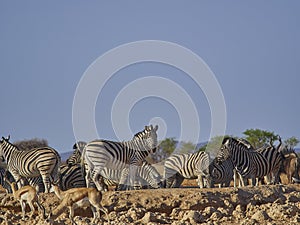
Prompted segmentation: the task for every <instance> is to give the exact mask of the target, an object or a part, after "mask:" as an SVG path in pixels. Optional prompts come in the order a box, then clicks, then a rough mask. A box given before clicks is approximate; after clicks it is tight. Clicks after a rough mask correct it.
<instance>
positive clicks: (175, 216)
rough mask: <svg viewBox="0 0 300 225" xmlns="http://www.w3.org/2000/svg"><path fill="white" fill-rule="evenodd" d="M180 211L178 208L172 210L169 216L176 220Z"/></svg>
mask: <svg viewBox="0 0 300 225" xmlns="http://www.w3.org/2000/svg"><path fill="white" fill-rule="evenodd" d="M181 211H182V210H181V209H180V208H174V209H172V212H171V214H170V216H171V217H173V218H177V217H178V216H179V213H180V212H181Z"/></svg>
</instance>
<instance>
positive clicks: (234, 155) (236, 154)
mask: <svg viewBox="0 0 300 225" xmlns="http://www.w3.org/2000/svg"><path fill="white" fill-rule="evenodd" d="M228 158H230V159H231V160H232V162H233V165H234V167H235V169H236V171H237V172H238V174H239V176H240V178H241V184H242V186H245V181H246V179H248V178H250V179H251V180H252V186H255V185H256V178H262V177H264V176H266V175H267V174H269V173H270V171H271V170H270V168H271V167H270V165H269V162H268V160H267V159H266V158H265V157H264V155H263V154H261V153H260V152H258V151H255V150H254V149H252V148H251V147H250V148H249V145H246V144H244V143H243V142H241V141H239V140H237V139H235V138H232V137H227V138H224V140H223V142H222V147H221V149H220V151H219V153H218V155H217V157H216V160H217V162H218V163H219V164H220V163H221V162H223V161H224V160H226V159H228Z"/></svg>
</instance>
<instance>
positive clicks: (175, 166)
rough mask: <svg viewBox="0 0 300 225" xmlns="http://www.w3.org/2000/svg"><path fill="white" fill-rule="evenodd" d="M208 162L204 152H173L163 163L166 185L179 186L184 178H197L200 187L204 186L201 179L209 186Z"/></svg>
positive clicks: (207, 156) (208, 159) (170, 186)
mask: <svg viewBox="0 0 300 225" xmlns="http://www.w3.org/2000/svg"><path fill="white" fill-rule="evenodd" d="M209 164H210V158H209V155H208V154H207V153H206V152H202V151H200V152H197V153H188V154H173V155H172V156H170V157H169V158H167V159H166V161H165V164H164V169H165V170H164V179H165V180H166V187H167V188H173V187H179V186H180V185H181V183H182V181H183V180H184V178H185V179H196V178H198V184H199V186H200V188H203V187H204V181H203V179H205V180H206V182H207V183H208V186H210V185H211V184H210V174H209Z"/></svg>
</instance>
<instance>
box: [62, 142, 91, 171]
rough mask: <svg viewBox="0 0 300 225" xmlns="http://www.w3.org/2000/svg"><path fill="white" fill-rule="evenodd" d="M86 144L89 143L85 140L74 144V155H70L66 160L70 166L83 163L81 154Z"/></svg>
mask: <svg viewBox="0 0 300 225" xmlns="http://www.w3.org/2000/svg"><path fill="white" fill-rule="evenodd" d="M86 144H87V143H86V142H84V141H78V142H76V143H75V144H74V145H73V149H74V151H73V153H72V155H70V157H69V158H68V159H67V160H66V163H67V164H68V165H69V166H72V165H75V164H80V163H81V155H82V152H83V149H84V147H85V146H86Z"/></svg>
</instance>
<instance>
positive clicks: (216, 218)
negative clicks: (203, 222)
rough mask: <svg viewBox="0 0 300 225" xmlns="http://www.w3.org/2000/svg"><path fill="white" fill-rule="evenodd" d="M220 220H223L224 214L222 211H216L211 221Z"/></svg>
mask: <svg viewBox="0 0 300 225" xmlns="http://www.w3.org/2000/svg"><path fill="white" fill-rule="evenodd" d="M220 218H222V213H221V212H220V211H218V210H217V211H215V212H213V213H212V214H211V216H210V219H211V220H218V219H220Z"/></svg>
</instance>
